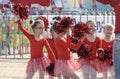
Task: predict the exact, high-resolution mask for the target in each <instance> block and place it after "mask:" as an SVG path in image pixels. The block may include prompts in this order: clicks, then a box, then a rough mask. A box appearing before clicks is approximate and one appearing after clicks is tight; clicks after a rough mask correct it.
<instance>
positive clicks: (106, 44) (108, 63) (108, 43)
mask: <svg viewBox="0 0 120 79" xmlns="http://www.w3.org/2000/svg"><path fill="white" fill-rule="evenodd" d="M113 32H114V26H113V25H110V24H107V25H105V26H104V28H103V33H104V38H103V40H102V48H103V49H104V51H105V50H108V49H109V48H112V47H113V42H114V39H113ZM111 51H112V50H111ZM105 54H107V52H105ZM110 54H111V58H108V57H107V58H106V59H105V61H104V62H101V63H100V64H99V67H100V69H101V70H100V71H101V72H102V73H103V79H109V78H108V72H109V73H110V75H111V79H114V69H113V62H112V52H111V53H110Z"/></svg>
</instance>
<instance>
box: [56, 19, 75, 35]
mask: <svg viewBox="0 0 120 79" xmlns="http://www.w3.org/2000/svg"><path fill="white" fill-rule="evenodd" d="M72 24H73V19H72V18H70V17H63V18H62V19H61V20H60V21H58V23H57V26H56V27H57V32H58V33H62V32H66V30H67V28H70V27H71V26H72Z"/></svg>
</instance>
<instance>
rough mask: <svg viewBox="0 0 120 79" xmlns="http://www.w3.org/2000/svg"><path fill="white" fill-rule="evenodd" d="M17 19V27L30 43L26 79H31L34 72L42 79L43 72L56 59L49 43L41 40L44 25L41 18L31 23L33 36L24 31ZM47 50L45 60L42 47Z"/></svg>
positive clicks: (43, 39)
mask: <svg viewBox="0 0 120 79" xmlns="http://www.w3.org/2000/svg"><path fill="white" fill-rule="evenodd" d="M17 19H18V26H19V28H20V30H21V31H22V32H23V33H24V35H25V36H26V37H27V38H28V40H29V41H30V50H31V52H30V60H29V62H28V65H27V70H26V73H27V76H26V79H32V77H33V75H34V74H35V72H36V71H37V70H38V71H39V79H44V75H45V73H44V72H45V70H46V68H47V67H48V66H49V65H50V63H52V62H55V61H56V58H55V56H54V54H53V52H52V50H51V48H50V46H49V43H48V42H47V40H46V39H45V38H43V36H42V33H43V30H44V29H45V27H44V26H45V23H44V21H43V19H42V18H41V17H39V18H37V19H35V20H34V21H31V22H30V23H31V27H32V30H33V32H34V34H30V33H29V32H28V31H26V30H25V29H24V28H23V27H22V23H21V20H20V19H19V16H17ZM44 46H45V47H46V48H47V51H48V56H49V58H47V57H46V56H45V55H44V54H43V47H44Z"/></svg>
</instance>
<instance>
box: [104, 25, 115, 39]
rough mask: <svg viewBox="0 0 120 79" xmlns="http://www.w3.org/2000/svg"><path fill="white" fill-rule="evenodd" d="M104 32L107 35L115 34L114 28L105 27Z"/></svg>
mask: <svg viewBox="0 0 120 79" xmlns="http://www.w3.org/2000/svg"><path fill="white" fill-rule="evenodd" d="M103 32H104V34H105V36H106V37H110V36H112V34H113V29H112V28H108V27H105V28H104V30H103Z"/></svg>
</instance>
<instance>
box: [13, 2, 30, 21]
mask: <svg viewBox="0 0 120 79" xmlns="http://www.w3.org/2000/svg"><path fill="white" fill-rule="evenodd" d="M13 13H14V14H15V15H19V16H20V18H21V19H22V20H23V19H24V20H26V19H27V18H28V15H29V11H28V9H27V7H25V6H24V5H22V4H15V5H14V6H13Z"/></svg>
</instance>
